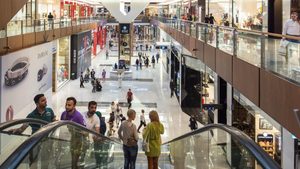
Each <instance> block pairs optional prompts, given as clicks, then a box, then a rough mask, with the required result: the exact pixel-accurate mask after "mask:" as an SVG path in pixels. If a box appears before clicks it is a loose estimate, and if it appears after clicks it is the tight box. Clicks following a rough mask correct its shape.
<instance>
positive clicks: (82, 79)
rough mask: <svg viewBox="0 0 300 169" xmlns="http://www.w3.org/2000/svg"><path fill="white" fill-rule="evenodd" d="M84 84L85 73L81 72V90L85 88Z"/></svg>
mask: <svg viewBox="0 0 300 169" xmlns="http://www.w3.org/2000/svg"><path fill="white" fill-rule="evenodd" d="M83 82H84V78H83V72H81V74H80V88H84V85H83Z"/></svg>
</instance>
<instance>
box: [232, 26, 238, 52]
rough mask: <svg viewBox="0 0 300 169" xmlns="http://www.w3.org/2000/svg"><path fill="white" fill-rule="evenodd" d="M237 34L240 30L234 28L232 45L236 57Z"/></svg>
mask: <svg viewBox="0 0 300 169" xmlns="http://www.w3.org/2000/svg"><path fill="white" fill-rule="evenodd" d="M237 34H238V32H237V30H236V29H233V37H232V41H233V42H232V43H233V44H232V45H233V49H232V50H233V51H232V53H233V56H234V57H236V56H237V43H238V42H237Z"/></svg>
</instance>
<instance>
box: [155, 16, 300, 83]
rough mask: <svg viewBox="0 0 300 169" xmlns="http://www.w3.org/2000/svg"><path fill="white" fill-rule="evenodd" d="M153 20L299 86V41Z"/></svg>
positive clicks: (260, 33) (241, 31)
mask: <svg viewBox="0 0 300 169" xmlns="http://www.w3.org/2000/svg"><path fill="white" fill-rule="evenodd" d="M152 19H155V20H158V21H160V22H162V23H164V24H166V25H168V26H169V27H171V28H173V29H175V30H178V31H181V32H183V33H185V34H187V35H188V36H191V37H194V38H196V39H198V40H200V41H202V42H204V43H206V44H209V45H211V46H213V47H216V48H217V49H219V50H221V51H224V52H226V53H228V54H231V55H234V56H236V57H237V58H239V59H242V60H244V61H246V62H248V63H250V64H253V65H255V66H257V67H260V68H263V69H266V70H268V71H271V72H273V73H275V74H277V75H280V76H281V77H284V78H286V79H287V80H290V81H292V82H294V83H297V84H300V38H297V37H293V36H285V35H281V34H274V33H268V32H259V31H251V30H243V29H237V28H232V27H223V26H217V25H210V24H205V23H200V22H191V21H186V20H177V19H170V18H162V17H153V18H152ZM284 43H287V45H284Z"/></svg>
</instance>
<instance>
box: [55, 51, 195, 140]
mask: <svg viewBox="0 0 300 169" xmlns="http://www.w3.org/2000/svg"><path fill="white" fill-rule="evenodd" d="M149 55H150V53H149ZM117 59H118V58H117V57H109V58H108V59H107V60H106V57H105V51H102V52H100V53H99V54H98V55H97V56H96V57H95V58H94V59H92V66H91V68H92V69H94V70H95V71H96V77H100V76H101V71H102V70H103V69H105V70H106V72H107V78H110V77H111V74H110V71H111V70H112V66H110V65H113V64H114V63H115V62H117ZM134 63H135V57H133V59H132V65H134ZM107 65H108V66H107ZM131 70H132V77H131V78H130V77H129V78H126V80H123V81H122V87H121V88H119V84H118V81H117V80H115V79H108V80H106V81H105V82H102V87H103V88H102V91H101V92H96V93H92V86H91V84H90V83H85V84H84V85H85V88H80V87H79V79H77V80H71V81H69V82H68V83H67V84H66V85H65V86H64V87H62V88H61V89H59V91H58V92H57V93H54V95H53V99H52V104H53V109H54V111H55V112H59V113H58V116H60V113H61V112H62V111H63V110H64V104H65V99H66V98H67V97H69V96H74V97H75V98H76V99H77V100H78V102H82V103H84V102H88V101H91V100H95V101H97V102H99V103H104V102H106V103H109V102H112V101H117V102H126V93H127V91H128V89H129V88H131V90H132V92H133V98H134V100H133V104H132V105H133V106H132V108H133V109H135V110H136V112H137V117H136V120H135V124H136V125H137V126H138V125H139V115H140V112H141V109H145V112H146V114H145V115H146V121H147V122H149V117H148V113H149V111H150V110H157V111H158V113H159V116H160V120H161V122H162V123H163V125H164V127H165V133H164V134H163V136H162V141H163V142H166V141H169V140H171V139H173V138H176V137H178V136H180V135H182V134H184V133H187V132H189V131H190V129H189V127H188V124H189V116H187V115H186V114H185V113H184V112H182V110H181V108H180V105H179V103H178V100H177V99H176V98H175V97H173V98H170V89H169V75H168V74H167V73H166V71H165V70H164V67H163V65H162V64H161V60H160V61H159V63H158V64H156V66H155V68H152V67H149V68H145V67H143V68H142V70H140V69H139V70H136V67H135V66H132V68H131ZM124 78H125V77H124ZM130 79H132V80H130ZM140 79H148V81H145V80H140ZM145 105H147V107H145ZM151 105H152V106H151ZM77 109H78V110H80V111H87V105H83V104H81V105H80V106H78V107H77ZM98 109H99V110H100V111H101V112H102V113H103V115H104V116H105V117H106V120H108V117H109V112H110V106H109V105H108V104H101V105H100V106H98ZM122 111H123V114H126V111H127V107H122ZM115 136H116V135H115Z"/></svg>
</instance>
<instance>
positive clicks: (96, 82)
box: [79, 68, 106, 93]
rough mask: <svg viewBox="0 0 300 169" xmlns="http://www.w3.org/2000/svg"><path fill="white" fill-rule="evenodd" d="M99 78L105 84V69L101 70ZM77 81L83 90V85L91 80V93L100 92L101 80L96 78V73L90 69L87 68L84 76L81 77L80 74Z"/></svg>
mask: <svg viewBox="0 0 300 169" xmlns="http://www.w3.org/2000/svg"><path fill="white" fill-rule="evenodd" d="M101 77H102V81H103V82H105V79H106V71H105V69H103V70H102V72H101ZM79 80H80V88H85V86H84V83H89V81H90V80H91V85H92V93H95V92H100V91H102V85H101V78H96V72H95V70H94V69H92V71H90V69H89V68H87V70H86V73H85V75H83V72H81V74H80V79H79Z"/></svg>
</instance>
